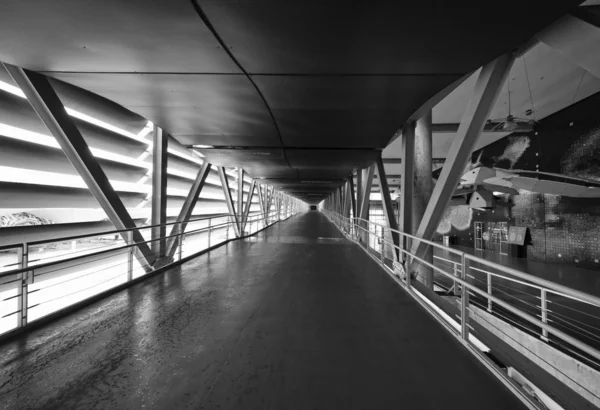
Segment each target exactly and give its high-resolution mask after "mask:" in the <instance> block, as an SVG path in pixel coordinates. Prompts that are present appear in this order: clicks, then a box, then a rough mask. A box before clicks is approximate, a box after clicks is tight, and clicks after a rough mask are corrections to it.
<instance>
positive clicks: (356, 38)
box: [0, 0, 590, 197]
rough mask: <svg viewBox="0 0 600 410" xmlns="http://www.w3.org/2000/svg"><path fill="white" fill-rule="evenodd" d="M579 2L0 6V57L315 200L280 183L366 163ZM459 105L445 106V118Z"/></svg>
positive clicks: (159, 0) (185, 0) (59, 1)
mask: <svg viewBox="0 0 600 410" xmlns="http://www.w3.org/2000/svg"><path fill="white" fill-rule="evenodd" d="M194 2H195V3H196V4H194ZM579 2H580V1H578V0H566V1H562V2H548V1H547V0H505V1H504V2H503V3H502V7H501V9H498V8H497V7H495V8H490V5H489V4H488V3H487V2H481V1H480V0H457V1H454V2H452V4H451V6H449V5H443V4H440V2H422V1H421V2H401V1H396V2H394V1H389V0H372V1H368V2H367V1H362V2H347V3H346V4H343V5H342V4H340V2H338V1H333V0H319V1H316V0H305V1H294V2H291V1H281V0H245V1H225V0H170V1H167V0H145V1H142V0H130V1H122V0H105V1H102V2H98V1H97V0H55V1H43V0H29V1H22V0H21V1H17V0H9V1H5V2H3V3H2V24H0V38H2V47H0V60H3V61H6V62H9V63H13V64H17V65H20V66H23V67H25V68H29V69H34V70H38V71H42V72H45V73H47V74H50V75H52V76H54V77H56V78H58V79H60V80H64V81H65V82H68V83H71V84H74V85H77V86H80V87H82V88H84V89H86V90H89V91H92V92H94V93H97V94H99V95H101V96H103V97H105V98H107V99H109V100H111V101H114V102H116V103H118V104H121V105H122V106H124V107H126V108H127V109H129V110H131V111H132V112H134V113H136V114H139V115H141V116H143V117H145V118H147V119H148V120H151V121H152V122H154V123H156V124H157V125H159V126H161V127H162V128H164V129H165V131H166V132H168V133H169V134H171V135H173V136H174V137H175V138H176V139H178V141H179V142H181V143H183V144H186V145H197V144H203V145H212V146H216V147H217V150H215V151H212V152H210V153H207V157H210V160H211V161H213V162H214V163H215V164H222V165H228V166H242V167H244V168H245V169H246V170H247V171H248V173H249V174H250V175H252V176H254V177H257V178H283V179H289V181H288V182H289V183H290V184H291V185H290V188H289V189H290V190H292V189H294V190H295V191H290V192H294V194H296V193H297V194H298V195H300V194H301V195H304V197H308V196H309V194H311V193H312V195H313V197H314V196H317V197H318V196H320V195H322V192H323V190H324V189H325V190H326V189H327V188H323V189H322V188H319V189H317V188H316V187H314V188H311V187H312V186H313V185H311V184H310V183H306V184H305V185H307V187H306V188H301V187H295V188H292V185H293V184H298V183H300V185H303V183H302V181H306V180H309V179H315V180H318V179H331V180H332V181H333V180H335V179H337V178H343V177H345V176H347V175H349V174H350V172H351V171H352V170H353V169H354V168H357V167H365V166H367V165H369V164H370V163H372V161H373V160H374V159H375V156H376V155H378V153H377V152H376V151H375V150H376V149H382V148H384V147H385V146H386V145H387V144H388V142H389V141H390V139H391V138H392V136H393V135H394V133H395V132H396V131H397V130H398V129H399V128H400V127H401V125H402V124H403V123H404V122H405V121H406V119H407V118H408V117H409V116H410V115H411V114H413V113H414V111H415V110H416V109H417V108H419V107H420V106H421V105H422V104H423V103H424V102H425V101H427V100H428V99H429V98H431V97H433V96H434V95H435V94H436V93H438V92H439V91H441V90H442V89H443V88H444V87H446V86H448V85H449V84H451V83H453V82H454V81H455V80H456V79H458V78H460V77H462V76H464V75H465V74H467V73H469V72H471V71H473V70H476V69H477V68H478V67H480V66H481V65H483V64H484V63H486V62H488V61H490V60H492V59H493V58H495V57H497V56H499V55H501V54H503V53H505V52H508V51H510V50H512V49H514V48H516V47H517V46H519V45H521V44H522V43H524V42H525V41H527V40H528V39H529V38H531V37H532V36H533V35H534V34H535V33H536V32H538V31H539V30H540V29H542V28H543V27H545V26H547V25H548V24H550V23H551V22H552V21H554V20H555V19H556V18H558V17H560V16H561V15H562V14H564V13H565V12H566V11H567V10H568V9H569V7H572V6H575V5H577V4H578V3H579ZM195 5H196V6H199V7H200V8H202V9H203V11H204V12H205V14H206V17H207V18H208V19H209V20H210V23H211V24H209V26H212V27H214V30H215V31H216V32H217V34H218V36H219V37H220V38H221V39H222V40H223V42H224V43H223V44H221V43H220V42H219V40H218V38H217V37H216V36H215V35H214V33H212V32H211V31H210V30H209V29H208V27H207V25H205V22H203V20H202V18H201V17H200V15H199V14H198V12H197V10H196V8H195V7H194V6H195ZM506 10H509V17H508V18H507V13H506V12H505V11H506ZM511 11H515V12H511ZM225 48H227V51H226V50H225ZM227 53H231V54H232V55H233V56H234V57H235V58H236V59H237V60H238V61H239V63H240V65H241V66H242V67H244V69H245V70H247V72H249V73H250V77H249V78H248V77H247V76H246V75H244V73H242V70H241V69H240V68H239V67H238V66H237V65H236V62H235V61H234V60H233V59H231V58H230V57H229V56H228V54H227ZM548 67H550V68H551V65H550V66H548ZM564 78H565V79H567V80H568V82H569V84H571V83H573V84H575V82H577V80H578V79H579V82H580V83H581V84H584V85H585V84H588V83H590V81H588V80H586V79H585V78H583V79H582V77H579V76H578V75H574V74H573V73H565V74H564ZM536 81H538V80H536ZM539 81H542V80H539ZM539 81H538V82H539ZM254 83H255V84H254ZM519 84H521V83H519ZM255 85H256V86H255ZM515 85H517V84H515ZM519 87H520V88H523V87H522V84H521V85H520V86H519ZM532 88H533V91H532V92H533V94H534V97H535V98H537V94H536V93H537V86H536V83H535V81H534V82H533V83H532ZM461 93H462V94H460V95H459V97H460V98H458V100H460V101H461V102H462V101H463V99H464V96H465V95H467V94H468V93H469V90H468V88H467V89H466V92H465V90H462V91H461ZM553 95H558V93H554V94H553ZM581 95H584V94H581ZM518 97H519V98H518V99H517V96H515V101H518V102H517V104H516V105H515V107H519V109H520V108H522V106H525V105H526V104H525V103H524V101H526V100H524V99H522V98H521V97H522V95H520V94H519V96H518ZM539 100H540V101H544V100H543V98H541V97H540V98H539ZM501 102H502V98H501V99H500V103H501ZM523 104H525V105H523ZM546 105H547V106H551V105H552V106H554V102H552V101H550V100H549V102H548V104H546ZM465 106H466V103H464V104H462V106H460V107H458V105H452V106H451V107H450V108H449V111H448V112H447V113H444V116H445V117H448V118H449V119H448V120H447V121H444V122H458V121H459V119H460V116H461V115H462V111H464V107H465ZM501 108H502V107H501ZM500 111H501V112H503V111H502V110H500ZM436 115H437V114H435V113H434V120H435V121H436V122H437V117H436ZM274 121H276V122H274ZM280 133H281V135H280ZM436 141H437V140H436ZM437 144H438V147H444V146H446V145H447V143H446V142H445V141H444V142H443V141H442V140H439V141H438V142H437ZM227 147H228V148H232V147H238V148H239V147H246V148H247V147H251V148H253V149H250V150H242V151H240V150H238V149H226V150H225V149H223V148H227ZM265 147H266V148H265ZM300 148H302V149H300ZM307 148H322V149H320V150H319V149H307ZM350 148H363V149H362V150H360V149H354V150H353V149H350ZM282 149H283V151H282ZM434 151H435V152H434V156H435V155H441V154H438V152H440V150H439V149H437V150H434ZM441 151H444V149H442V150H441ZM294 179H295V181H293V180H294ZM332 183H333V182H332ZM334 185H335V184H334ZM311 190H313V191H312V192H311Z"/></svg>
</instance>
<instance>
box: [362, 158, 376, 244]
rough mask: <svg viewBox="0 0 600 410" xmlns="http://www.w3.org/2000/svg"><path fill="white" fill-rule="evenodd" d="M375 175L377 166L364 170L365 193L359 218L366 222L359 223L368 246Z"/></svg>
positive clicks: (363, 193)
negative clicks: (370, 206) (372, 188)
mask: <svg viewBox="0 0 600 410" xmlns="http://www.w3.org/2000/svg"><path fill="white" fill-rule="evenodd" d="M374 174H375V164H373V165H371V166H370V167H368V168H365V169H363V170H362V177H361V179H362V184H363V190H362V191H363V192H362V195H361V202H362V203H361V205H360V215H359V217H360V218H361V219H363V220H364V221H362V222H359V226H361V227H362V228H363V229H361V230H360V232H361V237H362V238H363V242H364V243H365V244H367V245H368V241H369V234H368V233H367V232H366V231H365V230H367V229H369V224H368V223H367V222H366V221H368V220H369V205H370V202H371V187H372V186H373V175H374Z"/></svg>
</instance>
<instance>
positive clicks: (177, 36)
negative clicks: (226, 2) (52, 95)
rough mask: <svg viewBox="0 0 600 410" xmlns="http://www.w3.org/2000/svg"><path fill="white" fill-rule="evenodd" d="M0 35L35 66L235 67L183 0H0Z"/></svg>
mask: <svg viewBox="0 0 600 410" xmlns="http://www.w3.org/2000/svg"><path fill="white" fill-rule="evenodd" d="M0 38H2V39H3V41H2V47H1V48H0V60H2V61H5V62H8V63H11V64H16V65H19V66H22V67H25V68H29V69H32V70H36V71H78V72H81V71H82V72H138V73H143V72H192V73H199V72H212V73H233V72H240V71H239V69H238V68H237V67H236V66H235V64H234V63H233V62H232V61H231V59H230V58H229V57H228V56H227V54H226V53H225V52H224V51H223V49H222V48H220V46H219V44H218V42H217V41H216V40H215V38H214V37H213V35H212V34H211V33H210V31H209V30H208V29H207V28H206V26H204V24H203V23H202V21H201V20H200V19H199V18H198V15H197V14H196V12H195V10H194V7H193V5H192V3H191V2H190V1H189V0H169V1H160V0H147V1H142V0H128V1H123V0H103V1H97V0H53V1H44V0H37V1H36V0H29V1H20V0H10V1H3V2H2V24H0ZM7 39H10V41H6V40H7ZM32 45H35V46H33V47H32Z"/></svg>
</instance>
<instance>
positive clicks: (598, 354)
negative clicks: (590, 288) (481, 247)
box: [324, 210, 600, 361]
mask: <svg viewBox="0 0 600 410" xmlns="http://www.w3.org/2000/svg"><path fill="white" fill-rule="evenodd" d="M324 213H325V214H326V215H327V216H328V217H329V218H330V219H332V221H333V222H334V223H335V224H336V225H338V226H339V227H340V229H341V228H348V227H349V226H350V227H353V228H354V229H355V230H356V229H358V230H362V231H365V232H367V233H368V234H369V235H372V234H373V232H370V231H369V230H368V229H366V228H365V227H364V226H361V225H364V224H365V223H366V226H367V227H368V226H369V225H377V226H380V227H381V228H383V229H385V230H387V231H389V232H395V233H397V234H399V235H402V236H405V237H409V238H411V239H414V240H417V241H421V242H424V243H428V244H431V245H433V246H436V247H438V248H442V249H444V250H446V251H449V252H450V253H453V254H455V255H458V256H460V257H461V277H457V276H456V275H455V274H453V273H448V272H446V271H445V270H444V269H442V268H440V267H437V266H435V265H434V264H433V263H430V262H428V261H426V260H424V259H422V258H420V257H418V256H416V255H414V254H413V253H411V251H410V250H407V249H404V248H403V247H402V246H399V245H396V244H395V243H392V242H390V241H388V240H387V239H386V238H385V235H383V234H382V236H381V237H380V238H379V239H380V240H381V245H382V246H383V244H387V245H389V246H391V247H392V248H393V249H396V250H398V251H399V252H400V254H401V255H404V256H406V257H407V263H411V264H412V262H413V261H414V260H417V261H419V262H420V263H422V264H424V265H426V266H427V267H429V268H431V269H432V270H433V271H435V272H438V273H440V274H441V275H443V276H445V277H447V278H449V279H451V280H453V281H454V283H456V284H459V285H460V286H461V287H462V289H463V291H462V298H461V322H462V325H461V328H462V332H461V335H462V337H463V339H464V338H467V339H468V333H469V326H468V325H467V322H468V316H467V315H468V310H469V301H468V299H469V298H468V294H469V293H472V294H476V295H478V296H481V297H482V298H484V299H487V301H488V304H489V305H488V306H491V304H495V305H497V306H500V307H502V308H504V309H506V310H507V311H508V312H510V313H512V314H514V315H515V316H517V317H519V318H521V319H523V320H525V321H526V322H528V323H530V324H533V325H534V326H537V327H539V328H541V329H542V339H544V340H547V336H548V334H549V333H551V334H553V335H554V336H556V337H558V338H559V339H561V340H563V341H564V342H566V343H569V344H571V345H572V346H574V347H576V348H577V349H579V350H580V351H582V352H585V353H586V354H588V355H590V356H591V357H594V358H595V359H597V360H599V361H600V351H599V350H598V349H596V348H594V347H592V346H590V345H588V344H587V343H585V342H583V341H581V340H579V339H577V338H575V337H573V336H571V335H569V334H567V333H565V332H564V331H562V330H560V329H558V328H556V327H555V326H553V325H550V324H548V320H547V316H546V315H547V312H548V311H547V310H546V309H547V308H546V307H545V303H546V301H545V300H544V298H545V297H546V295H545V292H547V291H550V292H552V293H555V294H558V295H561V296H566V297H569V298H571V299H574V300H577V301H580V302H585V303H588V304H590V305H592V306H595V307H600V298H598V297H596V296H594V295H590V294H587V293H585V292H581V291H578V290H575V289H570V288H567V287H566V286H563V285H560V284H557V283H554V282H551V281H548V280H545V279H540V278H538V277H535V276H533V275H531V274H528V273H525V272H521V271H518V270H516V269H513V268H509V267H505V266H502V265H499V264H497V263H493V262H490V261H486V260H485V259H482V258H479V257H476V256H473V255H470V254H467V253H466V252H463V251H458V250H456V249H452V248H449V247H447V246H444V245H441V244H439V243H433V242H431V241H427V240H423V239H420V238H417V237H415V236H413V235H409V234H406V233H404V232H401V231H399V230H396V229H391V228H389V227H387V226H385V225H382V224H379V223H376V222H373V221H368V220H365V219H362V218H347V217H344V216H342V215H340V214H337V213H335V212H331V211H329V210H324ZM356 221H359V223H356ZM349 224H350V225H349ZM351 239H352V240H354V241H356V239H354V238H353V237H351ZM381 253H382V256H383V249H382V250H381ZM442 259H443V258H442ZM408 260H410V262H408ZM444 260H446V259H444ZM382 261H383V259H382ZM470 261H474V262H477V263H480V264H482V265H486V266H490V267H492V268H493V269H496V270H498V271H500V272H503V273H506V274H508V275H512V276H514V277H518V278H520V279H524V280H526V281H528V282H531V284H530V283H525V282H521V281H517V280H516V279H513V278H510V277H506V276H501V275H500V274H495V276H500V277H501V278H503V279H507V280H510V281H516V282H519V283H522V284H525V285H528V286H532V287H534V288H537V289H539V290H541V292H542V296H541V297H542V299H543V300H542V306H541V309H542V319H538V317H537V316H536V315H532V314H530V313H527V312H526V311H523V310H521V309H519V308H516V307H514V306H512V305H510V304H509V303H507V302H506V301H504V300H502V299H499V298H497V297H495V296H493V295H492V294H491V291H490V288H489V284H490V282H488V291H487V292H486V291H484V290H481V289H479V288H478V287H477V286H475V285H473V284H471V283H469V282H468V281H467V272H468V269H475V270H479V271H483V270H481V269H478V268H475V267H470V266H468V265H469V264H470ZM450 262H452V263H455V262H454V261H450ZM382 265H383V266H385V265H384V264H383V262H382ZM483 272H485V273H486V274H488V275H494V273H492V272H487V271H483ZM410 276H411V275H410V273H407V275H406V280H405V283H404V286H406V287H407V289H408V290H409V291H411V285H410ZM488 278H489V276H488ZM488 280H489V279H488ZM536 285H539V286H536ZM467 290H468V291H467Z"/></svg>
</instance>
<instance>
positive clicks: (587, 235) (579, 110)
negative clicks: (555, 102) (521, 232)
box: [434, 93, 600, 269]
mask: <svg viewBox="0 0 600 410" xmlns="http://www.w3.org/2000/svg"><path fill="white" fill-rule="evenodd" d="M599 106H600V93H599V94H596V95H593V96H591V97H589V98H588V99H586V100H583V101H581V102H579V103H577V104H575V105H572V106H571V107H568V108H567V109H565V110H562V111H560V112H558V113H556V114H554V115H552V116H550V117H547V118H545V119H543V120H541V121H540V123H539V124H537V125H536V131H535V132H531V133H527V134H513V135H509V136H507V137H505V138H503V139H501V140H498V141H496V142H495V143H493V144H491V145H488V146H486V147H484V148H482V149H481V150H478V151H475V152H474V153H473V155H472V156H471V161H470V162H469V164H468V165H467V170H469V169H473V168H475V167H478V166H487V167H495V168H502V169H508V170H528V171H541V172H546V173H553V174H561V175H567V176H570V177H577V178H585V179H589V180H593V181H600V117H598V115H597V110H598V107H599ZM434 176H435V173H434ZM509 201H510V203H511V204H512V207H511V208H510V212H509V213H507V212H506V211H505V209H503V208H498V207H496V208H495V212H492V211H474V212H473V217H472V218H471V221H470V226H469V228H468V229H466V227H465V226H462V225H464V224H462V225H461V226H460V229H458V228H457V225H458V224H456V221H454V220H453V219H452V218H451V216H452V213H447V215H446V216H450V217H449V218H446V216H445V220H444V221H443V222H442V224H441V227H442V228H443V229H442V230H443V231H445V232H446V231H447V232H448V234H450V235H452V236H454V237H455V238H456V242H457V243H458V244H459V245H463V246H469V247H472V246H473V237H472V236H473V231H474V223H475V222H483V223H484V226H490V225H493V223H495V222H500V221H503V220H505V221H507V222H508V223H509V226H514V225H516V226H526V227H528V228H529V236H528V244H527V252H526V255H527V258H530V259H535V260H547V261H561V262H566V263H574V264H579V265H585V266H588V267H593V268H597V269H599V268H600V263H599V262H598V261H599V260H600V199H599V198H574V197H565V196H558V195H550V194H544V193H535V192H529V191H520V192H519V195H514V196H511V197H510V199H509ZM454 219H456V218H454ZM438 233H441V232H438ZM513 250H514V249H513Z"/></svg>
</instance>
